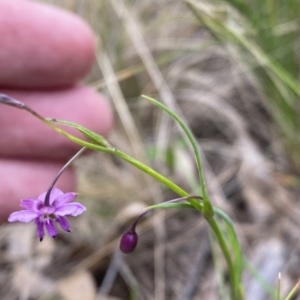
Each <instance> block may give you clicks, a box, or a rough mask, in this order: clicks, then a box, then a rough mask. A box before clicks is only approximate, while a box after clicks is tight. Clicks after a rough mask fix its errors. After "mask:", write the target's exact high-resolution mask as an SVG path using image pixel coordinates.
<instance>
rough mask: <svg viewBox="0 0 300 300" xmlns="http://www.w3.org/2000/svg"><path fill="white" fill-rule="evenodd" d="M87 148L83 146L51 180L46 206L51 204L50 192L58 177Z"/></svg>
mask: <svg viewBox="0 0 300 300" xmlns="http://www.w3.org/2000/svg"><path fill="white" fill-rule="evenodd" d="M85 150H86V147H83V148H81V149H80V150H79V151H78V152H77V153H76V154H75V155H74V156H73V157H72V158H71V159H70V160H69V161H68V162H67V163H66V164H65V165H64V166H63V167H62V168H61V170H60V171H59V172H58V174H57V175H56V176H55V178H54V179H53V181H52V182H51V184H50V186H49V188H48V190H47V193H46V196H45V206H50V193H51V191H52V189H53V187H54V185H55V183H56V181H57V180H58V178H59V177H60V175H61V174H62V173H63V172H64V170H65V169H66V168H67V167H68V166H69V165H70V164H71V163H72V162H73V161H74V160H75V159H76V158H77V157H78V156H79V155H80V154H81V153H82V152H84V151H85Z"/></svg>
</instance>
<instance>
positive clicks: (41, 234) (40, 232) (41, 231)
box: [35, 218, 45, 242]
mask: <svg viewBox="0 0 300 300" xmlns="http://www.w3.org/2000/svg"><path fill="white" fill-rule="evenodd" d="M35 224H36V235H37V236H38V238H39V239H40V242H41V241H42V240H43V238H44V235H45V231H44V223H43V222H41V221H40V220H39V219H38V218H37V219H36V220H35Z"/></svg>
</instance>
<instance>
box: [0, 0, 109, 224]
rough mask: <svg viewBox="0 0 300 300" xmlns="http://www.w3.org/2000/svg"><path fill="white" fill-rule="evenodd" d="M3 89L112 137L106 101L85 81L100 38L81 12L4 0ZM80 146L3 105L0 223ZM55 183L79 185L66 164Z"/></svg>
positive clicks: (0, 18) (0, 26)
mask: <svg viewBox="0 0 300 300" xmlns="http://www.w3.org/2000/svg"><path fill="white" fill-rule="evenodd" d="M0 37H1V43H0V69H1V72H0V92H1V93H5V94H7V95H9V96H11V97H14V98H16V99H18V100H20V101H24V102H25V103H26V104H27V105H29V106H30V107H32V108H34V109H35V110H36V111H38V112H39V113H40V114H41V115H43V116H45V117H54V118H59V119H64V120H69V121H72V122H76V123H79V124H81V125H83V126H86V127H88V128H89V129H91V130H94V131H96V132H98V133H100V134H103V135H107V134H108V132H109V130H110V128H111V126H112V114H111V110H110V108H109V105H108V104H107V102H106V101H105V100H104V99H103V98H102V97H101V95H99V94H98V93H97V92H96V91H94V90H93V89H91V88H89V87H86V86H84V85H82V84H80V80H81V79H82V78H83V77H84V76H85V75H86V74H87V73H88V71H89V70H90V68H91V66H92V64H93V62H94V57H95V51H96V50H95V49H96V46H95V38H94V35H93V33H92V31H91V29H90V28H89V27H88V25H87V24H86V23H85V22H84V21H83V20H81V19H80V18H79V17H77V16H75V15H72V14H70V13H67V12H65V11H63V10H61V9H58V8H55V7H52V6H48V5H44V4H41V3H38V2H33V1H27V0H0ZM78 149H79V147H78V146H77V145H75V144H73V143H71V142H69V141H68V140H66V139H65V138H64V137H61V136H59V135H58V134H57V133H55V132H53V131H52V130H51V129H49V128H47V127H46V126H45V125H44V124H41V123H40V122H39V121H38V120H35V119H34V118H33V117H32V116H31V115H29V114H27V113H26V112H24V111H21V110H17V109H15V108H13V107H6V106H4V105H1V106H0V208H1V209H0V222H5V221H6V220H7V216H8V215H9V214H10V213H11V212H12V211H15V210H19V209H21V208H20V207H19V201H20V199H24V198H30V197H32V198H36V197H37V196H38V195H40V194H41V193H43V192H45V191H46V189H47V188H48V186H49V185H50V183H51V181H52V180H53V178H54V177H55V175H56V174H57V172H58V171H59V169H60V168H61V167H62V166H63V164H64V163H65V162H66V161H67V160H68V158H70V157H71V156H72V155H73V154H75V153H76V152H77V151H78ZM56 187H57V188H59V189H61V190H63V191H64V192H69V191H75V190H76V179H75V175H74V172H73V171H72V170H71V169H68V170H66V171H65V172H64V174H63V175H62V176H61V178H60V179H59V180H58V182H57V184H56Z"/></svg>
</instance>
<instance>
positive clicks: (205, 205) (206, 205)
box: [142, 95, 214, 219]
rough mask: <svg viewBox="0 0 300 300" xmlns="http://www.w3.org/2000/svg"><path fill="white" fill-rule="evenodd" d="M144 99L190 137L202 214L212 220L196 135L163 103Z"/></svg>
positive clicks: (211, 209)
mask: <svg viewBox="0 0 300 300" xmlns="http://www.w3.org/2000/svg"><path fill="white" fill-rule="evenodd" d="M142 97H143V98H145V99H147V100H149V101H150V102H152V103H153V104H155V105H156V106H158V107H159V108H161V109H162V110H164V111H165V112H166V113H168V114H169V115H170V116H171V117H172V118H173V119H174V120H175V121H176V122H177V123H178V124H179V125H180V127H181V128H182V130H183V131H184V133H185V134H186V136H187V137H188V139H189V141H190V143H191V145H192V148H193V151H194V155H195V160H196V165H197V170H198V174H199V180H200V185H201V189H202V196H203V210H202V213H203V215H204V217H205V218H207V219H209V218H211V217H212V216H213V214H214V213H213V208H212V205H211V203H210V201H209V198H208V194H207V189H206V184H205V178H204V172H203V167H202V162H201V158H200V152H199V149H198V145H197V142H196V140H195V138H194V135H193V134H192V132H191V130H190V129H189V127H188V126H187V125H186V124H185V123H184V122H183V120H182V119H181V118H180V117H179V116H178V115H177V114H175V113H174V112H173V111H171V110H170V109H169V108H168V107H167V106H165V105H164V104H162V103H161V102H159V101H157V100H155V99H154V98H151V97H148V96H145V95H142Z"/></svg>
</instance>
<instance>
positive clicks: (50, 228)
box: [45, 219, 57, 238]
mask: <svg viewBox="0 0 300 300" xmlns="http://www.w3.org/2000/svg"><path fill="white" fill-rule="evenodd" d="M45 227H46V229H47V231H48V234H49V235H50V236H51V237H53V238H55V237H56V235H57V230H56V227H55V225H54V222H53V221H52V220H51V219H48V220H46V221H45Z"/></svg>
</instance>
